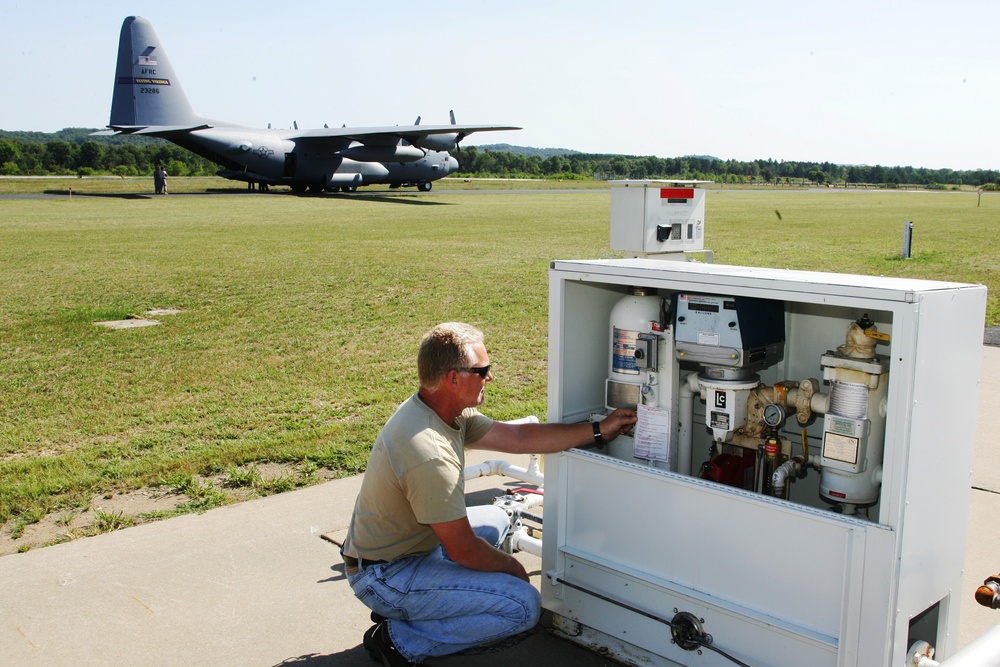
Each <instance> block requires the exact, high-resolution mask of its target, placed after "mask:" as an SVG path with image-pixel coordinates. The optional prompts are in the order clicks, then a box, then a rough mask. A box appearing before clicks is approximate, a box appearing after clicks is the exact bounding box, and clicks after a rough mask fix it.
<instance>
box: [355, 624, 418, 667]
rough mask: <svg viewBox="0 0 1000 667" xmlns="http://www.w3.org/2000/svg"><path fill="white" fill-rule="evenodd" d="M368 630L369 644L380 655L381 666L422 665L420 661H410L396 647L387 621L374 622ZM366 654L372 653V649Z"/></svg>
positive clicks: (408, 666) (412, 666)
mask: <svg viewBox="0 0 1000 667" xmlns="http://www.w3.org/2000/svg"><path fill="white" fill-rule="evenodd" d="M369 632H370V633H371V637H370V645H371V646H372V648H373V649H374V650H375V651H377V652H378V654H380V655H381V656H382V667H421V665H423V663H422V662H410V661H409V660H407V659H406V658H404V657H403V655H402V654H401V653H400V652H399V651H398V650H397V649H396V646H395V645H394V644H393V643H392V638H391V637H390V636H389V622H388V621H383V622H382V623H378V624H376V625H375V626H374V627H373V628H371V629H370V630H369ZM365 637H366V638H367V637H368V632H366V633H365ZM365 648H367V646H366V647H365ZM368 655H372V651H369V652H368Z"/></svg>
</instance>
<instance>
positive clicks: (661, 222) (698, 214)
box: [610, 180, 711, 256]
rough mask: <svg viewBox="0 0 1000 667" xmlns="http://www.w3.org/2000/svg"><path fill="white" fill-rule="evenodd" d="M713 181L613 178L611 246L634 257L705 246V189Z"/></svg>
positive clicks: (678, 251)
mask: <svg viewBox="0 0 1000 667" xmlns="http://www.w3.org/2000/svg"><path fill="white" fill-rule="evenodd" d="M710 182H711V181H663V180H653V181H610V183H611V248H612V249H613V250H624V251H626V252H628V253H630V255H631V256H646V255H650V254H662V253H682V252H685V251H694V250H703V249H704V247H705V190H703V189H701V188H700V187H698V186H700V185H703V184H706V183H710Z"/></svg>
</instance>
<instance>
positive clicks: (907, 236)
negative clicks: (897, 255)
mask: <svg viewBox="0 0 1000 667" xmlns="http://www.w3.org/2000/svg"><path fill="white" fill-rule="evenodd" d="M912 243H913V223H912V222H907V223H906V224H905V225H903V259H909V258H910V246H911V244H912Z"/></svg>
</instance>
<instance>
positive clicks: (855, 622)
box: [542, 259, 986, 667]
mask: <svg viewBox="0 0 1000 667" xmlns="http://www.w3.org/2000/svg"><path fill="white" fill-rule="evenodd" d="M632 286H640V287H652V288H656V289H658V290H659V291H660V293H661V294H664V295H667V296H671V295H676V294H680V293H697V294H718V295H726V296H738V297H757V298H767V299H779V300H782V301H784V303H785V308H786V322H785V325H786V343H785V353H784V358H783V360H782V361H781V362H779V363H778V364H777V365H776V366H775V367H774V368H769V369H767V370H765V371H763V372H762V375H767V377H768V378H771V379H772V380H773V379H780V378H783V377H793V376H801V377H809V376H812V377H822V374H821V373H822V371H821V370H820V364H819V358H820V356H821V355H822V354H823V353H824V352H826V351H827V350H829V349H832V348H833V347H835V346H836V345H837V344H838V343H840V342H842V331H843V325H845V324H846V323H848V322H849V321H851V320H853V319H854V318H857V317H859V316H860V315H861V314H862V313H867V314H870V315H871V317H872V318H873V319H874V320H876V321H877V322H878V325H879V327H878V328H879V330H880V331H883V332H886V333H889V334H890V335H891V341H890V343H889V344H888V346H887V348H886V349H885V350H880V353H882V354H885V355H886V356H887V357H888V363H889V366H890V371H889V376H888V378H889V379H888V382H889V389H888V395H887V399H886V402H885V409H886V427H885V451H884V456H883V462H882V466H883V471H882V484H881V492H880V500H879V502H878V503H877V504H876V505H875V506H873V507H871V508H870V509H869V515H868V517H867V518H865V517H850V516H843V515H839V514H836V513H833V512H831V511H829V510H828V509H827V507H826V504H825V503H824V501H822V500H820V499H819V498H818V494H816V492H815V488H814V485H815V482H813V486H810V482H809V481H808V480H803V481H802V482H801V484H800V488H799V490H798V494H799V497H798V498H794V497H793V498H792V499H791V500H782V499H777V498H772V497H770V496H764V495H760V494H755V493H752V492H748V491H744V490H741V489H736V488H732V487H728V486H723V485H721V484H717V483H715V482H711V481H706V480H702V479H698V478H696V477H692V476H690V475H688V474H681V473H678V472H675V471H671V470H669V469H665V468H664V467H663V466H662V465H660V466H659V467H657V466H654V465H647V464H645V463H638V462H635V461H631V460H622V458H620V457H619V458H614V457H611V456H608V455H605V454H602V453H600V452H598V451H580V450H573V451H571V452H567V453H564V454H560V455H556V456H549V457H547V461H546V467H547V470H546V512H545V540H544V542H543V568H544V571H545V572H546V573H547V575H548V580H547V582H546V583H544V584H543V590H542V596H543V603H544V606H545V607H546V608H547V609H550V610H551V611H553V612H554V613H555V614H556V619H557V627H560V628H562V629H563V630H564V631H565V633H566V634H567V635H576V640H577V641H580V642H582V643H587V644H593V645H595V646H604V647H606V648H608V649H609V650H611V651H612V653H614V654H615V655H616V657H617V658H618V659H620V660H623V661H626V662H632V663H633V664H648V663H652V664H665V665H670V664H683V665H728V664H732V663H731V662H729V661H728V660H727V659H725V658H724V657H722V656H721V655H718V654H716V653H712V652H709V651H703V652H702V654H700V655H699V654H698V652H695V651H686V650H683V649H682V648H680V647H678V646H677V645H675V644H672V643H671V641H670V639H671V635H670V629H669V627H668V626H667V625H664V624H663V623H662V622H660V621H657V620H654V619H653V618H650V616H653V617H658V618H661V619H664V620H667V621H669V620H670V619H671V618H672V617H673V616H674V614H675V613H676V611H688V612H691V613H693V614H694V615H695V616H696V617H697V618H699V619H704V620H703V626H704V631H705V632H707V633H709V634H711V635H712V637H713V645H714V646H716V647H718V648H720V649H722V650H724V651H726V652H727V653H729V654H731V655H733V656H734V657H737V658H738V659H740V660H743V661H745V662H747V663H748V664H751V665H788V666H793V665H805V664H809V665H840V666H848V665H856V666H864V667H870V666H871V665H883V664H884V665H902V664H903V663H904V658H905V654H906V651H907V649H908V643H909V642H910V641H911V640H912V639H913V638H914V637H917V638H921V639H927V640H928V641H931V643H932V644H934V645H935V646H936V647H937V650H938V656H939V657H947V656H948V655H950V654H951V653H953V652H954V651H955V648H956V639H957V627H958V607H959V605H958V603H957V600H955V601H954V602H953V596H956V595H960V591H961V574H962V572H961V570H962V564H963V561H964V550H965V536H966V529H967V519H968V505H969V492H970V487H969V476H970V471H971V466H972V450H973V438H974V432H975V411H976V391H977V384H978V374H979V361H980V347H981V344H982V323H983V314H984V310H985V295H986V290H985V288H983V287H982V286H974V285H964V284H956V283H940V282H931V281H919V280H906V279H888V278H873V277H864V276H853V275H840V274H827V273H818V272H794V271H782V270H774V269H759V268H746V267H734V266H723V265H705V264H694V263H679V262H669V261H657V260H649V259H631V260H593V261H555V262H553V263H552V266H551V270H550V294H549V297H550V303H549V397H548V420H549V421H550V422H571V421H579V420H582V419H586V418H587V416H588V415H590V414H591V413H595V412H600V411H601V410H602V409H603V403H604V393H603V391H604V386H603V383H604V378H605V376H606V374H607V354H608V347H609V344H610V343H609V340H608V338H609V335H608V325H607V322H608V315H609V313H610V312H611V309H612V308H613V306H614V304H615V303H616V301H617V300H618V299H619V298H621V296H622V295H623V294H624V293H625V291H626V290H627V289H628V288H629V287H632ZM810 428H811V429H813V432H815V428H816V426H815V425H813V426H811V427H810ZM696 430H698V431H699V432H698V433H697V434H696V440H697V441H698V442H696V446H695V450H696V452H698V451H700V450H699V447H701V448H702V449H707V446H708V435H707V429H704V428H702V429H696ZM699 461H700V459H699V457H698V455H696V456H695V467H697V463H698V462H699ZM914 619H922V620H920V621H919V622H914ZM911 625H912V628H911ZM928 633H929V634H930V635H931V636H928Z"/></svg>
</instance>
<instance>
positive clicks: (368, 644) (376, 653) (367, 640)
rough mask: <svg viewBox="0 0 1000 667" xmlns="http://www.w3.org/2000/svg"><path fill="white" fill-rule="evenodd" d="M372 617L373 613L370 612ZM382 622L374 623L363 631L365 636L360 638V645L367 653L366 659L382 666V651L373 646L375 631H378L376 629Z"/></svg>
mask: <svg viewBox="0 0 1000 667" xmlns="http://www.w3.org/2000/svg"><path fill="white" fill-rule="evenodd" d="M374 615H375V612H372V616H374ZM372 620H374V619H372ZM383 622H384V619H383V621H376V622H375V625H373V626H372V627H370V628H368V629H367V630H365V636H364V637H362V638H361V645H362V646H364V647H365V650H366V651H368V657H369V658H371V659H372V662H377V663H378V664H380V665H381V664H382V651H381V650H379V648H378V646H376V645H375V639H374V637H375V631H376V630H378V627H379V626H380V625H381V624H382V623H383Z"/></svg>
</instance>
